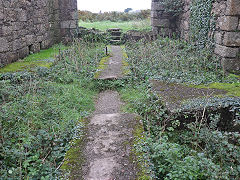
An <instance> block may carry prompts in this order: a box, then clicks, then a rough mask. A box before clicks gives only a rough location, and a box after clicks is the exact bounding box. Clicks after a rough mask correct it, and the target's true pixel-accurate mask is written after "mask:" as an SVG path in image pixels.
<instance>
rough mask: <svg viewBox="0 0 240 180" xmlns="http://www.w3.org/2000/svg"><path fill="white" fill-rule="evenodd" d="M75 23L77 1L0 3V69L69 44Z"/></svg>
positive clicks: (16, 0) (3, 0) (15, 0)
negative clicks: (61, 44) (44, 50)
mask: <svg viewBox="0 0 240 180" xmlns="http://www.w3.org/2000/svg"><path fill="white" fill-rule="evenodd" d="M77 19H78V17H77V0H0V67H1V66H4V65H6V64H9V63H11V62H14V61H17V60H18V59H22V58H24V57H26V56H27V55H29V54H30V52H33V53H34V52H38V51H40V49H46V48H49V47H50V46H51V45H53V44H55V43H58V42H60V41H66V42H67V41H69V40H70V39H71V38H72V36H74V35H75V33H76V28H77Z"/></svg>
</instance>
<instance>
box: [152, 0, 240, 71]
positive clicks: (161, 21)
mask: <svg viewBox="0 0 240 180" xmlns="http://www.w3.org/2000/svg"><path fill="white" fill-rule="evenodd" d="M162 1H163V0H152V14H151V19H152V26H153V31H154V32H155V33H158V34H159V33H165V34H172V33H173V32H174V33H176V34H178V35H179V36H180V37H181V38H182V39H185V40H189V35H190V25H191V23H190V22H191V20H190V17H191V10H190V7H191V3H193V2H194V1H195V2H196V0H183V3H184V5H183V12H182V13H181V14H180V15H179V16H177V17H172V16H171V15H169V13H166V11H165V10H164V9H163V5H162V4H161V2H162ZM212 2H213V3H212V4H211V6H212V10H211V14H212V15H214V19H215V23H216V25H215V28H214V32H212V35H213V36H212V37H213V38H214V42H215V51H214V52H215V54H217V55H218V56H219V57H220V59H221V62H222V66H223V68H224V69H225V70H235V71H240V0H213V1H212Z"/></svg>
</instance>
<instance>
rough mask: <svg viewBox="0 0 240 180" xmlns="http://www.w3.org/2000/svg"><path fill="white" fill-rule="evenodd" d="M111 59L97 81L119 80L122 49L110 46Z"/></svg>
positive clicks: (120, 76)
mask: <svg viewBox="0 0 240 180" xmlns="http://www.w3.org/2000/svg"><path fill="white" fill-rule="evenodd" d="M111 55H112V56H111V57H110V59H109V62H108V67H107V68H106V69H105V70H104V71H103V72H101V74H100V76H99V78H98V79H119V78H122V76H123V75H122V70H121V67H122V49H121V47H120V46H111Z"/></svg>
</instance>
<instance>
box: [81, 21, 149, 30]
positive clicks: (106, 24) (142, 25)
mask: <svg viewBox="0 0 240 180" xmlns="http://www.w3.org/2000/svg"><path fill="white" fill-rule="evenodd" d="M78 25H79V26H82V27H85V28H95V29H99V30H101V31H105V30H107V29H110V28H120V29H122V30H123V31H124V32H126V31H128V30H139V31H149V30H151V25H150V19H146V20H141V21H140V20H137V21H123V22H111V21H98V22H84V21H79V24H78Z"/></svg>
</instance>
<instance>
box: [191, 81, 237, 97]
mask: <svg viewBox="0 0 240 180" xmlns="http://www.w3.org/2000/svg"><path fill="white" fill-rule="evenodd" d="M194 87H195V88H210V89H221V90H225V91H227V95H229V96H238V97H240V82H237V83H232V84H230V83H211V84H209V85H197V86H194Z"/></svg>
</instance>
